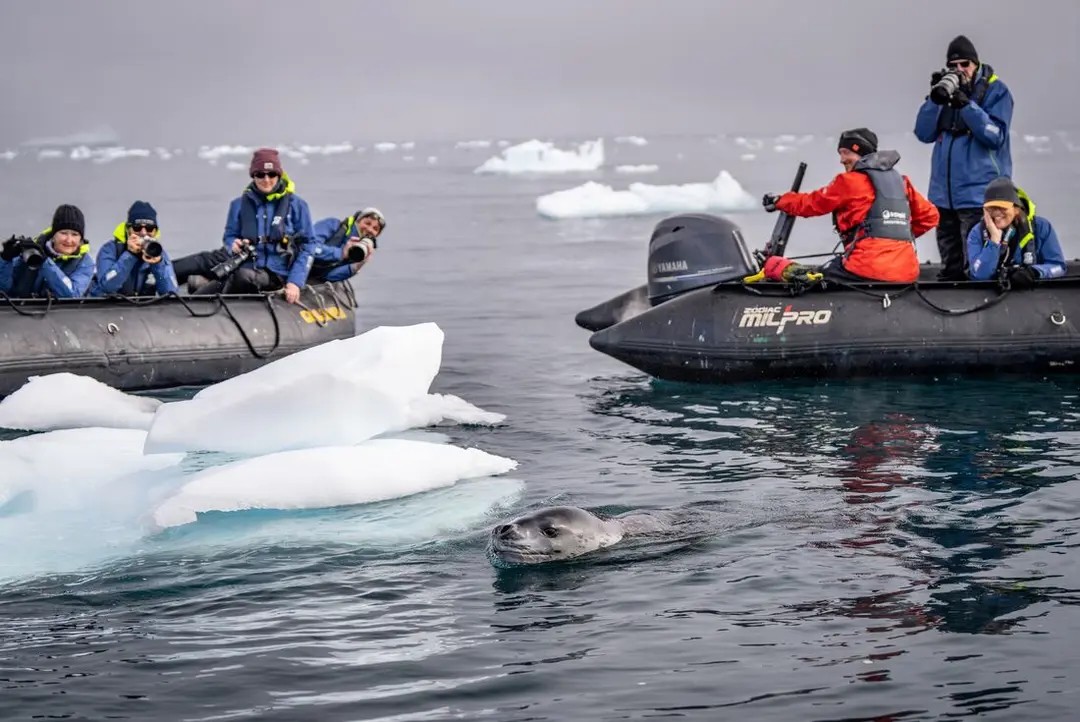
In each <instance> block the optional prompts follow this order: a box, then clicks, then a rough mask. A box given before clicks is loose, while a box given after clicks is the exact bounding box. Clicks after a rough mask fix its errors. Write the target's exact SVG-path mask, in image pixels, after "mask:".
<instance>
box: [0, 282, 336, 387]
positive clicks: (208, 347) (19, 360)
mask: <svg viewBox="0 0 1080 722" xmlns="http://www.w3.org/2000/svg"><path fill="white" fill-rule="evenodd" d="M355 310H356V297H355V295H354V294H353V290H352V287H351V286H350V285H349V284H348V283H347V282H339V283H326V284H320V285H316V286H305V287H304V289H303V290H302V292H301V298H300V303H299V304H297V305H290V304H288V303H286V302H285V300H284V299H282V298H281V297H280V296H276V295H263V294H243V295H222V296H165V297H153V298H119V297H115V298H74V299H9V298H6V297H5V298H2V299H0V396H6V395H8V394H10V393H12V392H13V391H15V390H16V389H18V388H19V387H20V386H22V385H23V384H24V383H26V381H27V379H28V378H29V377H30V376H39V375H44V374H50V373H57V372H60V371H68V372H71V373H75V374H81V375H84V376H90V377H92V378H95V379H97V380H99V381H102V382H104V383H106V384H108V385H110V386H112V387H114V388H117V389H121V390H124V391H137V390H149V389H163V388H171V387H177V386H201V385H205V384H210V383H215V382H217V381H222V380H224V379H227V378H230V377H232V376H235V375H237V374H240V373H244V372H246V371H250V370H252V369H255V368H257V367H259V366H262V365H263V364H266V363H268V362H270V361H273V360H276V359H279V358H282V357H284V356H287V355H289V354H292V353H295V352H297V351H302V350H303V349H306V348H309V347H311V346H315V345H317V344H320V343H323V342H325V341H330V340H333V339H339V338H350V337H352V336H354V335H355V333H356V316H355Z"/></svg>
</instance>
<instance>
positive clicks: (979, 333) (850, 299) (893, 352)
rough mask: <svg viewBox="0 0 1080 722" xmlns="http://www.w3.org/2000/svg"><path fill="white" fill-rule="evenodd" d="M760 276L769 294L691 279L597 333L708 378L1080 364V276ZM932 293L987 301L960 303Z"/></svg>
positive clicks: (604, 341) (615, 345) (598, 344)
mask: <svg viewBox="0 0 1080 722" xmlns="http://www.w3.org/2000/svg"><path fill="white" fill-rule="evenodd" d="M755 288H757V289H758V290H759V291H761V292H763V293H767V294H770V295H765V296H761V295H757V294H755V293H753V292H751V291H750V290H748V289H747V288H745V287H744V286H743V285H742V284H741V283H730V284H721V285H718V286H716V287H714V288H704V289H699V290H696V291H691V292H689V293H687V294H685V295H683V296H680V297H678V298H675V299H672V300H670V301H666V302H664V303H662V304H660V305H658V306H655V307H653V308H651V309H650V310H648V311H645V312H644V313H641V314H639V315H636V316H633V317H632V318H628V319H627V320H623V321H621V322H618V323H615V324H613V325H610V326H608V327H606V328H603V329H601V330H599V331H597V332H596V333H594V334H593V335H592V336H591V337H590V339H589V343H590V345H591V346H592V347H593V348H595V349H597V350H598V351H601V352H603V353H605V354H608V355H609V356H612V357H614V358H616V359H618V360H620V361H622V362H623V363H626V364H628V365H630V366H632V367H634V368H636V369H639V370H641V371H644V372H645V373H647V374H650V375H651V376H654V377H656V378H660V379H668V380H674V381H695V382H707V383H725V382H734V381H747V380H759V379H785V378H851V377H859V376H933V375H941V374H948V373H962V374H979V373H1001V372H1019V373H1036V374H1045V373H1048V372H1061V371H1072V372H1075V371H1076V370H1077V365H1076V361H1077V359H1078V357H1080V333H1078V332H1077V328H1076V325H1075V322H1076V321H1077V320H1080V279H1061V280H1058V281H1052V282H1047V283H1044V284H1042V285H1041V286H1040V287H1039V288H1038V289H1035V290H1026V291H1010V292H1008V293H1007V294H1005V295H1004V296H1003V297H1002V296H999V294H998V291H997V289H996V287H995V286H994V285H993V284H990V283H964V284H939V283H927V284H920V287H919V288H918V289H916V288H914V287H907V290H906V291H905V290H904V289H905V287H902V286H896V287H889V286H887V285H877V286H867V287H864V288H863V289H862V291H863V292H860V291H858V290H854V289H851V288H845V287H832V288H830V289H829V290H827V291H812V292H809V293H806V294H803V295H801V296H798V297H792V296H790V295H789V294H787V293H786V292H785V287H783V286H780V285H778V284H755ZM885 293H889V294H891V295H890V302H889V303H888V304H886V303H884V302H883V300H882V298H881V296H882V295H884V294H885ZM870 294H873V295H870ZM896 294H899V295H898V296H897V295H896ZM920 294H921V296H920ZM612 301H614V299H612ZM995 301H996V302H995ZM608 303H611V302H608ZM931 304H933V305H936V306H938V307H940V308H942V309H951V310H963V309H970V308H975V307H978V306H982V305H986V307H984V308H982V309H981V310H978V311H974V312H972V313H966V314H960V315H953V314H949V313H945V312H942V311H941V310H936V309H934V308H933V307H932V306H931ZM603 306H604V304H601V306H600V307H603ZM600 307H597V309H599V308H600ZM595 310H596V309H591V311H594V312H595Z"/></svg>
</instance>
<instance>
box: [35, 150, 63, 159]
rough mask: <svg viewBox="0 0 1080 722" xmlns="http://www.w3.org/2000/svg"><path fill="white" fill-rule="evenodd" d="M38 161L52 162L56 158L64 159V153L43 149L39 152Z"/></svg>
mask: <svg viewBox="0 0 1080 722" xmlns="http://www.w3.org/2000/svg"><path fill="white" fill-rule="evenodd" d="M37 157H38V160H52V159H54V158H63V157H64V151H62V150H57V149H56V148H43V149H42V150H39V151H38V154H37Z"/></svg>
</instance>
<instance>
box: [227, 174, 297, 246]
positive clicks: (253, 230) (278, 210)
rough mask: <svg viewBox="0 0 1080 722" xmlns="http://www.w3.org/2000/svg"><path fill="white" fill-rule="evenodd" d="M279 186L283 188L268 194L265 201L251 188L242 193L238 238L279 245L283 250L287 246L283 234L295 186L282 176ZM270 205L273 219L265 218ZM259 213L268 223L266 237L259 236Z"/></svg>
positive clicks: (287, 239) (285, 236)
mask: <svg viewBox="0 0 1080 722" xmlns="http://www.w3.org/2000/svg"><path fill="white" fill-rule="evenodd" d="M281 184H283V185H284V187H283V188H282V189H281V190H275V192H273V193H270V194H268V195H267V196H266V197H265V200H264V199H263V197H262V196H261V195H260V194H259V193H257V192H256V191H255V190H254V187H253V186H249V187H248V188H247V190H245V191H244V195H243V196H242V198H243V200H242V201H241V203H240V238H248V239H251V240H253V241H255V242H256V243H268V244H271V245H280V246H282V247H283V248H284V247H287V246H288V244H289V237H288V236H287V235H286V233H285V224H286V223H287V221H288V219H289V210H290V208H291V205H292V196H293V189H294V187H295V186H294V185H293V182H292V180H290V179H289V178H288V176H286V175H284V174H283V175H282V176H281ZM281 184H279V187H281ZM270 203H273V204H274V216H273V218H267V217H266V216H267V213H268V212H269V210H270ZM260 213H261V214H262V215H263V217H264V218H265V219H266V220H267V221H268V222H267V223H266V224H265V227H266V228H267V229H268V231H269V232H268V233H266V235H259V219H258V214H260Z"/></svg>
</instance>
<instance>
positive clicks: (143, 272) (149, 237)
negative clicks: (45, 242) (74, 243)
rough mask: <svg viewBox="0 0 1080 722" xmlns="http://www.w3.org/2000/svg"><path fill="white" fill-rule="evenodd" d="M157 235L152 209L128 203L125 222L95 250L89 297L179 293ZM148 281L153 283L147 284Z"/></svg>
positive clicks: (159, 232) (157, 230)
mask: <svg viewBox="0 0 1080 722" xmlns="http://www.w3.org/2000/svg"><path fill="white" fill-rule="evenodd" d="M160 234H161V230H160V228H159V226H158V222H157V211H156V210H154V207H153V206H152V205H150V204H149V203H147V202H146V201H135V202H134V203H132V204H131V208H129V209H128V214H127V221H125V222H124V223H121V224H120V225H118V226H117V227H116V230H115V231H114V232H113V238H112V242H111V243H106V244H105V245H103V246H102V247H101V250H99V251H98V256H97V280H96V281H95V282H94V285H93V286H92V287H91V289H90V295H91V296H106V295H109V294H114V293H116V294H120V295H124V296H147V295H151V294H152V293H155V292H156V293H157V294H158V295H159V296H164V295H167V294H170V293H179V288H178V286H177V283H176V274H175V273H173V268H172V261H171V260H170V259H169V254H168V252H166V251H165V249H164V248H163V247H162V246H161V241H160V240H159V238H160ZM151 278H153V283H148V281H149V279H151Z"/></svg>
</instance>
